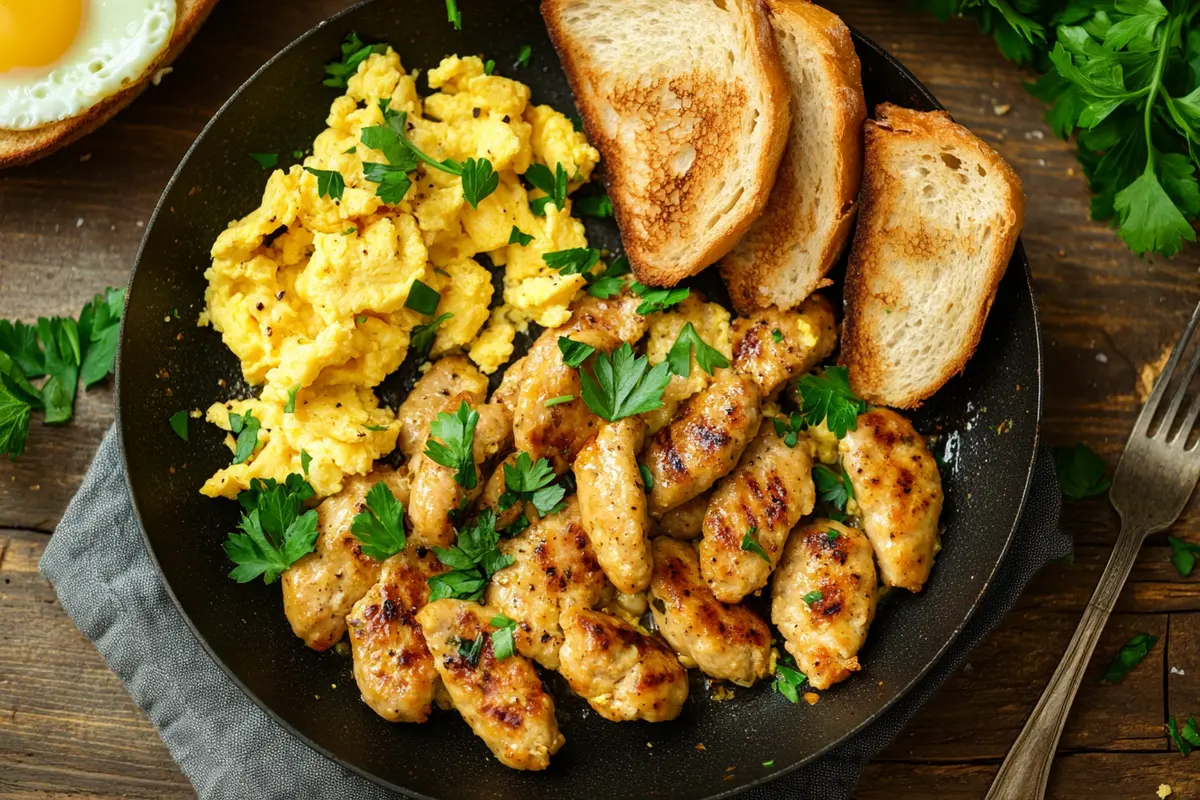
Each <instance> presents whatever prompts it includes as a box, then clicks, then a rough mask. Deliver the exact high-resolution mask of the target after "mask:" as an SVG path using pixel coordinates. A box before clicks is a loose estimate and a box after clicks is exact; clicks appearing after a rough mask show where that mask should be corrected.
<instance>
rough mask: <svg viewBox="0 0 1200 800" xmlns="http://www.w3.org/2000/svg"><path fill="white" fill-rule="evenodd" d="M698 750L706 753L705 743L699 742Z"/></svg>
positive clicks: (697, 744)
mask: <svg viewBox="0 0 1200 800" xmlns="http://www.w3.org/2000/svg"><path fill="white" fill-rule="evenodd" d="M696 749H697V750H699V751H700V752H701V753H703V752H704V749H705V748H704V744H703V742H697V743H696Z"/></svg>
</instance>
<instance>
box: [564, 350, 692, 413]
mask: <svg viewBox="0 0 1200 800" xmlns="http://www.w3.org/2000/svg"><path fill="white" fill-rule="evenodd" d="M670 377H671V374H670V369H669V368H668V366H667V364H666V362H663V363H661V364H657V365H655V366H654V367H653V368H651V367H650V362H649V360H648V359H647V358H646V357H645V356H636V357H635V356H634V354H633V348H632V347H631V346H630V345H629V343H628V342H623V343H622V344H621V346H620V347H618V348H617V349H616V350H615V351H613V353H612V355H609V354H607V353H599V352H598V353H596V357H595V358H594V359H593V360H592V371H591V372H588V371H587V370H584V369H580V371H579V378H580V381H581V382H582V384H583V402H584V403H586V404H587V407H588V408H590V409H591V410H592V411H593V412H595V413H596V414H598V415H599V416H601V417H603V418H604V419H606V420H608V421H609V422H616V421H617V420H619V419H623V418H625V417H632V416H633V415H635V414H641V413H644V412H646V411H653V410H654V409H656V408H660V407H661V406H662V396H663V390H664V389H666V388H667V381H668V380H669V379H670Z"/></svg>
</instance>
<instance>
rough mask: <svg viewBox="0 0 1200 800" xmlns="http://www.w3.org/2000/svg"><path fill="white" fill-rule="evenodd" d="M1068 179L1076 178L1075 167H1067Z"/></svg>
mask: <svg viewBox="0 0 1200 800" xmlns="http://www.w3.org/2000/svg"><path fill="white" fill-rule="evenodd" d="M1067 177H1068V178H1074V177H1075V168H1074V167H1067Z"/></svg>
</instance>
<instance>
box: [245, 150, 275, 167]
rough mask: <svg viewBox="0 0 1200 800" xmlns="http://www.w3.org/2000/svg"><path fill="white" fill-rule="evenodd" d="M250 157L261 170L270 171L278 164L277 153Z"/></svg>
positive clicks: (258, 154)
mask: <svg viewBox="0 0 1200 800" xmlns="http://www.w3.org/2000/svg"><path fill="white" fill-rule="evenodd" d="M250 157H251V158H253V159H254V161H255V162H256V163H257V164H258V165H259V166H260V167H262V168H263V169H271V168H272V167H274V166H275V165H276V164H278V163H279V153H251V154H250Z"/></svg>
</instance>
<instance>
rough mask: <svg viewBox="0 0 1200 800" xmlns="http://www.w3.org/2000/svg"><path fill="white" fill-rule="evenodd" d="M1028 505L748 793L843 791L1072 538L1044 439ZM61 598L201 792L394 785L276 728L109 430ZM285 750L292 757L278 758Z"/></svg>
mask: <svg viewBox="0 0 1200 800" xmlns="http://www.w3.org/2000/svg"><path fill="white" fill-rule="evenodd" d="M1033 486H1034V488H1033V493H1032V495H1031V496H1030V498H1029V504H1028V507H1027V508H1026V512H1025V516H1024V518H1023V520H1022V522H1021V526H1020V529H1019V530H1018V532H1017V537H1016V540H1015V541H1014V542H1013V545H1012V549H1011V550H1010V552H1009V554H1008V556H1007V558H1006V559H1005V561H1004V563H1003V565H1002V566H1001V568H1000V571H999V573H998V574H997V576H996V579H995V581H994V583H993V584H992V587H991V589H990V590H989V591H988V594H987V596H986V598H985V599H984V601H983V604H982V605H981V606H980V608H979V609H978V611H977V612H976V613H975V616H974V617H973V618H972V619H971V621H970V623H969V624H968V625H967V627H966V628H965V629H964V631H963V632H962V635H961V636H959V638H958V641H957V642H956V643H955V644H954V646H953V647H952V648H951V649H950V651H949V652H948V653H947V654H946V656H945V657H944V658H942V660H941V661H940V662H939V663H938V664H937V665H936V666H935V667H934V669H933V670H932V671H931V672H930V674H929V675H928V676H926V678H925V679H924V680H923V681H922V682H921V683H920V684H919V685H918V686H917V687H916V688H915V689H914V690H913V691H912V692H910V693H909V694H908V695H907V696H906V697H905V698H904V699H903V700H901V701H900V702H899V703H897V704H896V705H895V706H893V707H892V708H891V709H890V710H889V711H888V712H887V713H886V714H884V715H883V716H882V717H880V718H879V720H877V721H876V722H875V723H874V724H873V725H871V726H870V727H869V728H867V730H866V731H864V732H863V733H861V734H859V735H858V736H856V737H854V738H853V739H851V740H850V741H849V742H847V743H846V744H844V745H842V746H841V747H839V748H837V749H836V750H834V751H833V752H831V753H830V754H829V755H827V756H825V757H824V758H822V759H820V760H819V761H817V762H815V763H813V764H810V765H809V766H807V767H804V768H803V769H800V770H797V771H796V772H793V773H791V774H789V775H787V776H785V777H783V778H780V779H779V780H778V781H775V782H773V783H771V784H769V785H767V786H765V787H762V788H759V789H755V790H752V791H750V792H749V793H747V794H746V795H745V797H747V798H750V799H751V800H766V799H767V798H771V800H774V799H775V798H783V799H784V800H843V798H846V797H847V796H849V794H850V792H851V790H852V788H853V786H854V783H855V781H857V780H858V776H859V774H860V773H861V772H862V768H863V766H864V765H865V764H866V762H867V761H868V760H870V759H871V758H872V757H873V756H875V755H876V754H878V753H879V751H881V750H882V749H883V748H884V747H886V746H887V744H888V743H889V742H891V740H892V739H893V738H894V737H895V736H896V734H897V733H898V732H899V731H900V729H901V728H903V727H904V726H905V725H906V724H907V723H908V721H909V720H910V719H911V718H912V717H913V715H914V714H916V712H917V710H918V709H919V708H921V706H922V705H924V704H925V702H926V701H928V699H929V697H930V696H931V695H932V694H933V693H934V691H936V689H937V687H938V686H939V685H940V684H941V683H942V682H943V681H944V680H945V679H946V678H947V676H949V675H950V674H951V673H952V672H953V671H954V670H955V669H956V668H957V667H958V665H959V664H960V663H962V661H963V659H965V658H966V656H967V654H968V653H969V652H970V651H971V649H972V648H973V647H975V645H977V644H978V643H979V641H980V640H981V639H982V638H983V637H984V636H985V635H986V634H987V633H988V631H990V630H991V629H992V628H993V627H994V626H995V625H996V624H997V623H998V622H999V621H1000V619H1001V618H1002V617H1003V616H1004V614H1005V613H1006V612H1007V611H1008V610H1009V609H1010V608H1012V606H1013V604H1014V603H1015V602H1016V600H1017V597H1018V596H1019V595H1020V593H1021V591H1022V590H1023V589H1024V588H1025V585H1026V584H1027V583H1028V582H1029V579H1030V578H1032V577H1033V575H1034V573H1035V572H1037V571H1038V570H1039V569H1041V568H1042V567H1043V566H1044V565H1045V564H1046V563H1047V562H1048V561H1050V560H1051V559H1055V558H1061V557H1063V556H1065V555H1066V554H1067V553H1068V552H1069V551H1070V547H1071V543H1070V540H1069V539H1068V538H1067V537H1066V536H1065V535H1064V534H1063V533H1062V532H1061V531H1060V530H1059V529H1058V516H1059V511H1060V510H1061V498H1060V497H1059V495H1058V492H1057V486H1058V483H1057V481H1056V480H1055V477H1054V465H1053V463H1052V461H1051V459H1050V458H1049V457H1048V453H1045V452H1043V453H1041V454H1040V455H1039V457H1038V462H1037V471H1036V475H1035V477H1034V482H1033ZM39 566H40V569H41V572H42V574H43V575H45V576H46V577H47V578H48V579H49V580H50V582H51V583H52V584H54V589H55V591H56V592H57V593H58V598H59V600H60V601H61V602H62V606H63V608H65V609H66V611H67V613H68V614H69V615H70V616H71V619H72V620H74V622H75V624H76V625H78V626H79V628H80V630H82V631H83V633H84V635H85V636H87V637H88V638H89V639H90V640H92V642H93V643H95V645H96V648H97V649H98V650H99V651H100V653H101V655H103V656H104V659H105V660H106V661H107V662H108V665H109V667H111V668H112V670H113V671H114V672H115V673H117V676H118V677H119V678H120V679H121V680H122V681H123V682H124V684H125V686H126V688H128V689H129V693H130V695H131V696H132V697H133V699H134V701H135V702H136V703H137V704H138V705H139V706H141V708H142V710H143V711H145V712H146V714H147V716H149V717H150V721H151V722H153V723H154V726H155V727H156V728H157V729H158V732H159V735H160V736H161V737H162V740H163V742H165V743H166V745H167V748H168V749H169V750H170V751H171V756H172V757H173V758H174V759H175V760H176V761H177V762H178V763H179V766H180V768H181V769H182V770H183V772H184V774H185V775H187V777H188V779H189V780H190V781H191V782H192V784H193V785H194V786H195V787H196V791H197V793H198V794H199V796H200V797H202V798H205V800H210V799H213V800H215V799H218V798H219V799H220V800H225V799H226V798H229V799H230V800H242V799H243V798H252V799H253V800H276V798H278V800H295V799H296V798H306V799H307V798H312V800H327V799H328V800H334V799H335V798H336V800H342V799H343V798H364V799H367V798H370V799H372V800H373V799H374V798H381V799H383V800H386V799H388V798H393V799H394V798H396V797H398V795H396V794H394V793H392V792H389V791H387V790H385V789H381V788H380V787H378V786H376V785H375V784H373V783H371V782H370V781H367V780H365V779H363V778H361V777H359V776H358V775H356V774H354V773H352V772H349V771H348V770H346V769H344V768H342V767H340V766H338V765H337V764H336V763H334V762H333V761H330V760H328V759H326V758H325V757H324V756H322V755H320V754H319V753H317V752H315V751H313V750H311V749H309V748H308V746H306V745H305V744H304V743H303V742H301V741H300V740H299V739H297V738H296V737H294V736H292V735H291V734H290V733H288V732H287V731H285V730H284V729H283V728H281V727H280V726H279V725H278V724H277V723H275V721H274V720H272V719H271V718H270V717H268V716H267V714H266V713H265V712H263V711H262V709H260V708H259V707H258V706H256V705H255V704H254V703H252V702H251V701H250V700H249V699H248V698H247V697H246V696H245V695H244V694H242V693H241V691H240V690H239V689H238V688H237V687H236V686H235V685H234V684H233V682H232V681H230V680H229V678H228V677H227V676H226V675H225V672H224V671H223V670H222V669H221V668H220V667H218V666H217V665H216V664H214V663H213V661H212V659H211V658H210V657H209V655H208V653H206V652H205V651H204V649H203V648H202V647H201V646H200V643H199V642H198V641H197V640H196V638H195V637H194V636H193V635H192V633H191V631H190V630H189V629H188V627H187V625H186V624H185V623H184V621H183V618H182V617H181V616H180V613H179V610H178V609H176V608H175V605H174V604H173V603H172V602H171V600H170V598H168V596H167V593H166V589H165V588H164V586H163V583H162V579H161V578H160V577H159V576H158V573H157V571H156V570H155V569H154V566H153V564H152V563H151V561H150V556H149V554H148V553H147V552H146V548H145V545H144V543H143V541H142V537H141V533H140V531H139V530H138V527H137V521H136V520H135V518H134V515H133V507H132V505H131V504H130V501H129V495H128V490H127V488H126V484H125V477H124V475H123V474H122V470H121V458H120V449H119V447H118V441H117V433H116V431H115V430H109V432H108V435H107V436H105V437H104V442H103V443H102V444H101V445H100V450H99V452H98V453H97V454H96V459H95V461H93V462H92V466H91V469H90V470H89V471H88V474H87V477H85V478H84V480H83V486H81V487H80V489H79V494H77V495H76V496H75V499H74V500H72V501H71V504H70V505H69V506H68V507H67V511H66V514H64V515H63V520H62V523H61V524H60V525H59V526H58V530H57V531H55V533H54V536H53V537H52V538H51V540H50V544H49V546H48V547H47V548H46V552H45V554H44V555H43V556H42V561H41V564H40V565H39ZM279 764H287V765H288V768H287V769H272V768H270V767H272V766H278V765H279Z"/></svg>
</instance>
